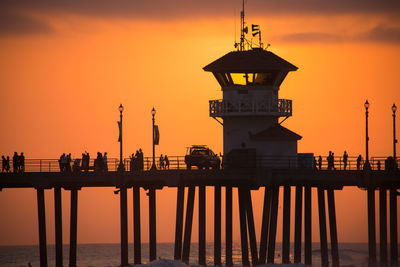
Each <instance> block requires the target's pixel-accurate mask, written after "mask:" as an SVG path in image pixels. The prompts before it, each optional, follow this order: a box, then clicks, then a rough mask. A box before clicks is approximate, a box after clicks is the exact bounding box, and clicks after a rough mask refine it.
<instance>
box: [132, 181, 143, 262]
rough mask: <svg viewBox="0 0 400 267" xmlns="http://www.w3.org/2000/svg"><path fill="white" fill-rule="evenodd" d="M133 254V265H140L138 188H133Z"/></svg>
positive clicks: (140, 244)
mask: <svg viewBox="0 0 400 267" xmlns="http://www.w3.org/2000/svg"><path fill="white" fill-rule="evenodd" d="M133 252H134V253H133V258H134V260H133V261H134V264H142V241H141V227H140V187H139V186H133Z"/></svg>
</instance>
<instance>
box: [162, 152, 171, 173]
mask: <svg viewBox="0 0 400 267" xmlns="http://www.w3.org/2000/svg"><path fill="white" fill-rule="evenodd" d="M162 169H164V170H168V169H169V159H168V156H167V155H165V156H163V154H161V155H160V170H162Z"/></svg>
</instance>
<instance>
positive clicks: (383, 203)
mask: <svg viewBox="0 0 400 267" xmlns="http://www.w3.org/2000/svg"><path fill="white" fill-rule="evenodd" d="M386 197H387V193H386V189H383V188H380V189H379V258H380V262H381V265H382V266H386V265H387V262H388V261H387V200H386Z"/></svg>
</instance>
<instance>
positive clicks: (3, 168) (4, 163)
mask: <svg viewBox="0 0 400 267" xmlns="http://www.w3.org/2000/svg"><path fill="white" fill-rule="evenodd" d="M1 163H2V164H1V166H2V167H1V172H5V170H6V158H5V157H4V156H1Z"/></svg>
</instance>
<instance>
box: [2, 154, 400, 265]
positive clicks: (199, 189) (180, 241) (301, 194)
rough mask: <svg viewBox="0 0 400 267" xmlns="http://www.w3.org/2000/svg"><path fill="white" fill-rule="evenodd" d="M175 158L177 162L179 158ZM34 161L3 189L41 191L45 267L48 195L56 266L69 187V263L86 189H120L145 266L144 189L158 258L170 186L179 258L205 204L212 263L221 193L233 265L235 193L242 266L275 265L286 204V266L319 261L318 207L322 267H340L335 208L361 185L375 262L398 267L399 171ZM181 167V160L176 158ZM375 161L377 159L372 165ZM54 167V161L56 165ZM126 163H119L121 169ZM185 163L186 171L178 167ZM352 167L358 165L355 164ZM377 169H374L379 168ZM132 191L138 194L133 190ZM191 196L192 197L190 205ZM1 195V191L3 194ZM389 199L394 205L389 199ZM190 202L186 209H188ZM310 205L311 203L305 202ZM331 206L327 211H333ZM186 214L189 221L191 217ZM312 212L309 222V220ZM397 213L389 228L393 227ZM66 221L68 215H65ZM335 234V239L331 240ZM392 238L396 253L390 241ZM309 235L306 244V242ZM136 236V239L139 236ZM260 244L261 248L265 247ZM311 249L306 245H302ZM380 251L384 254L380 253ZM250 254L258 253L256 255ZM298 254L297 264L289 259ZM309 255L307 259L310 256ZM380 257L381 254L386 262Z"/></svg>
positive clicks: (217, 258) (202, 255)
mask: <svg viewBox="0 0 400 267" xmlns="http://www.w3.org/2000/svg"><path fill="white" fill-rule="evenodd" d="M172 158H173V157H172ZM32 162H34V161H29V160H27V163H28V164H27V166H26V172H23V173H1V174H0V188H1V189H7V188H34V189H36V191H37V207H38V222H39V229H38V231H39V247H40V263H41V266H43V267H46V266H48V265H47V241H46V215H45V214H46V211H45V199H44V191H45V190H53V191H54V203H55V205H54V206H55V216H56V218H55V222H56V223H55V232H56V246H55V249H56V267H61V266H62V261H63V253H62V249H61V248H62V244H63V240H62V223H61V221H62V216H63V214H62V212H61V210H62V202H61V192H62V191H61V189H64V190H68V191H70V194H71V214H70V221H71V223H70V240H69V243H70V251H69V253H70V254H69V255H70V256H69V260H70V262H69V266H70V267H75V266H76V261H77V258H78V257H79V255H77V251H76V249H77V229H78V227H79V226H78V225H77V208H78V195H79V190H80V189H81V188H83V187H113V188H115V190H116V192H119V196H120V209H121V212H120V216H121V217H120V223H121V266H128V264H130V263H129V262H128V254H129V253H130V252H129V251H128V241H129V240H130V237H129V236H128V222H127V212H128V210H127V194H129V193H130V192H131V194H133V202H134V205H133V215H134V222H133V229H134V231H133V243H134V251H133V254H134V262H133V264H141V263H143V259H142V255H141V236H142V233H141V230H140V215H141V210H140V189H141V188H142V189H144V190H148V193H147V194H148V196H149V203H148V209H149V226H150V227H149V230H150V231H149V235H150V236H149V245H150V255H149V256H150V257H149V259H148V260H149V261H153V260H155V259H157V242H156V234H157V233H156V208H157V207H156V202H155V200H156V195H157V191H159V190H162V189H163V188H165V187H172V188H176V189H177V193H176V194H177V198H176V224H175V226H174V227H172V226H171V229H175V249H174V255H173V257H174V259H175V260H182V261H183V262H186V263H189V254H190V248H191V234H192V231H193V230H194V229H193V227H192V224H193V213H194V199H195V197H196V198H197V197H198V199H199V201H198V204H199V209H198V210H199V214H198V220H199V223H198V225H199V227H198V233H199V250H198V262H197V263H198V264H199V265H203V266H205V265H206V260H205V259H206V251H205V240H206V239H205V236H206V225H205V223H206V219H205V216H206V214H209V213H207V211H206V201H208V200H207V199H206V190H207V189H208V188H211V187H212V188H214V192H215V193H214V194H215V195H214V205H215V207H214V265H216V266H219V265H222V264H224V265H227V266H232V265H233V262H232V235H233V233H232V220H233V219H232V207H233V205H232V194H233V192H232V189H233V188H236V189H237V192H238V200H239V203H238V207H239V217H240V237H241V248H242V264H243V265H244V266H255V265H259V264H264V263H273V262H274V258H275V251H276V249H275V243H276V241H277V240H276V229H277V216H278V206H282V207H283V221H282V223H283V225H282V230H283V235H282V251H281V253H282V263H290V262H292V263H293V262H294V263H300V262H301V263H305V264H308V265H311V264H312V254H311V252H312V249H311V240H312V239H311V229H312V225H311V217H312V211H311V207H312V205H318V217H319V223H318V224H319V233H320V249H321V260H322V266H340V258H339V254H338V246H339V244H338V236H337V221H336V211H335V191H337V190H341V189H343V187H357V188H359V189H360V190H365V196H366V198H367V203H368V244H369V265H370V266H376V265H378V264H382V265H384V264H390V265H391V266H397V265H398V255H397V251H398V240H397V231H398V222H397V213H398V207H397V198H398V197H399V189H400V174H399V172H398V171H397V170H392V171H387V170H375V169H372V170H354V168H353V167H351V168H350V169H347V170H343V169H341V168H338V169H336V170H326V169H322V170H317V169H313V168H311V169H310V168H299V167H292V168H266V167H259V168H254V169H223V170H186V169H185V165H184V164H183V163H182V162H181V163H179V160H178V162H175V163H174V164H173V165H171V167H172V169H170V170H145V171H134V172H131V171H114V170H113V168H110V169H111V171H109V172H101V173H99V172H94V171H90V172H79V173H72V172H71V173H65V172H64V173H60V172H55V171H53V172H48V171H47V172H44V171H42V172H37V171H30V170H33V169H35V168H36V167H37V166H36V165H35V164H33V163H32ZM172 162H173V161H172ZM372 162H373V161H372ZM50 165H51V164H50ZM117 165H118V164H115V166H117ZM178 166H179V167H178ZM350 166H351V163H350ZM372 166H374V165H373V164H372ZM279 188H283V203H279V201H278V200H279ZM292 188H293V189H294V190H295V205H294V207H291V204H290V203H291V202H290V192H291V189H292ZM130 189H132V190H130ZM222 190H224V191H225V197H226V199H225V200H222V199H221V191H222ZM251 190H263V191H264V203H263V214H262V223H261V235H260V236H256V231H255V222H254V216H253V203H252V200H251V194H250V192H251ZM313 190H316V191H317V193H318V198H317V199H312V198H311V192H312V191H313ZM185 191H187V192H188V193H187V199H186V201H185V199H184V196H185ZM375 191H379V196H380V201H379V214H375ZM0 193H1V192H0ZM387 195H389V203H387V201H386V196H387ZM222 201H224V203H225V207H226V209H225V214H222V213H221V203H222ZM185 202H186V205H185ZM303 203H304V204H303ZM326 207H327V208H326ZM184 209H185V210H186V216H185V218H184V216H183V215H184V213H183V212H184ZM291 209H294V212H295V221H294V222H291V221H290V211H291ZM302 210H304V218H303V217H302ZM387 212H389V218H390V219H389V224H388V222H387V219H386V218H387ZM64 216H65V214H64ZM222 216H225V224H226V225H225V231H226V235H225V236H226V240H225V252H226V258H225V262H222V259H221V250H222V247H221V243H222V240H221V217H222ZM377 216H378V217H379V229H380V230H379V234H378V236H379V247H377V233H376V232H375V218H376V217H377ZM291 223H294V233H290V225H291ZM328 229H329V233H330V236H329V239H328V235H327V233H328ZM291 234H292V236H294V251H291V249H290V235H291ZM387 234H389V242H390V244H389V247H390V249H389V253H388V250H387V248H388V244H387V242H388V241H387ZM302 236H304V240H302ZM131 239H132V238H131ZM328 240H329V243H330V251H331V257H330V258H331V263H330V262H329V257H328ZM258 243H259V247H258ZM302 244H304V248H302ZM378 249H379V253H378V251H377V250H378ZM249 251H250V255H249ZM290 254H293V255H294V259H293V260H291V259H290V257H289V255H290ZM302 255H304V258H302ZM377 255H380V257H379V259H378V258H377Z"/></svg>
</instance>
